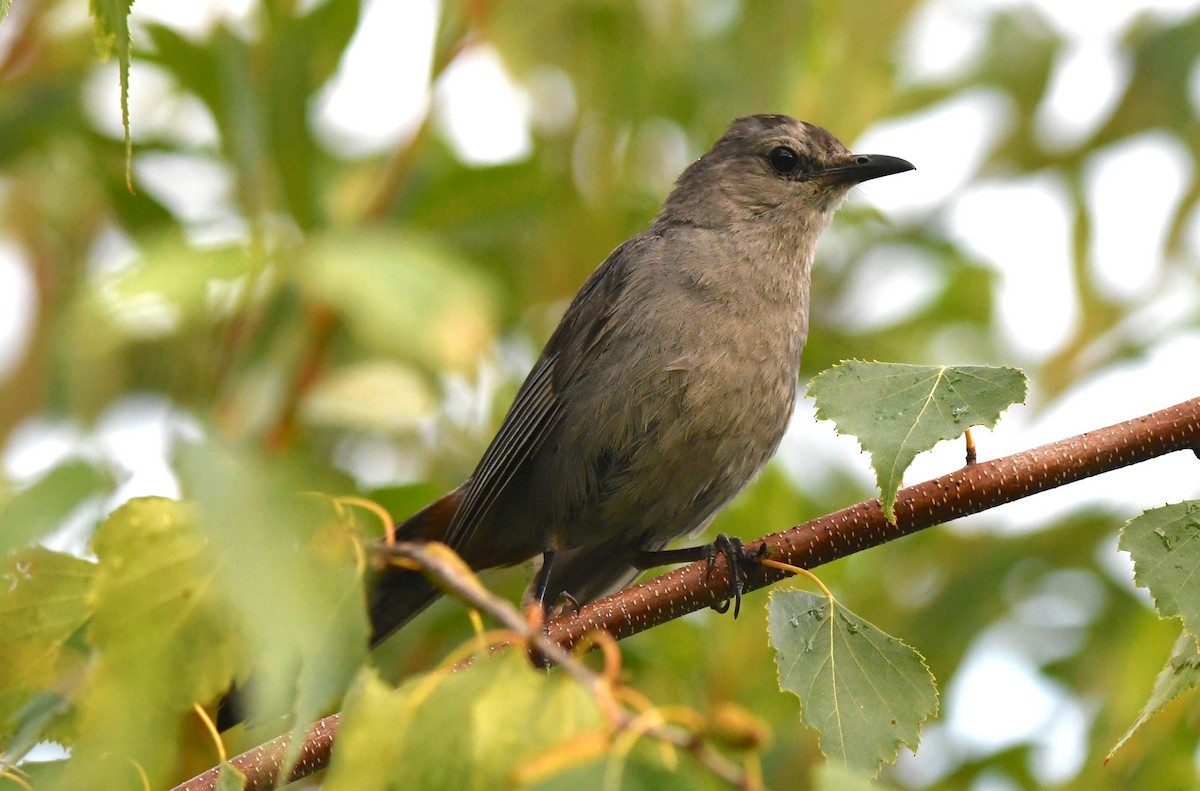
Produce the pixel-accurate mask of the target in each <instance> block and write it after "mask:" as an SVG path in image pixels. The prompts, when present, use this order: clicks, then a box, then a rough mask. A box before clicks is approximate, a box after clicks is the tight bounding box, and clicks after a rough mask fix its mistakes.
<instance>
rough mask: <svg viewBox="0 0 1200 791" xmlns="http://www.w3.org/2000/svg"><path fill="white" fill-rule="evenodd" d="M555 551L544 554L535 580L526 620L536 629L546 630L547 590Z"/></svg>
mask: <svg viewBox="0 0 1200 791" xmlns="http://www.w3.org/2000/svg"><path fill="white" fill-rule="evenodd" d="M556 554H558V553H557V552H555V551H554V550H547V551H546V552H543V553H542V567H541V568H540V569H538V573H537V576H536V577H534V578H533V598H532V599H531V600H530V602H529V610H528V611H526V613H525V619H526V620H527V621H528V622H529V625H530V626H532V627H533V628H534V629H545V628H546V590H547V589H548V588H549V587H550V570H551V569H552V568H553V567H554V556H555V555H556Z"/></svg>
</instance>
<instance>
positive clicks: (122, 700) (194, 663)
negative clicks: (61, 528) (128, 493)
mask: <svg viewBox="0 0 1200 791" xmlns="http://www.w3.org/2000/svg"><path fill="white" fill-rule="evenodd" d="M92 551H93V552H95V554H96V558H97V561H98V562H97V567H96V572H95V582H94V585H93V586H92V590H91V591H90V593H89V595H88V601H89V603H90V604H91V605H92V609H93V611H94V614H93V616H92V622H91V626H90V628H89V630H88V638H89V641H90V643H91V644H92V646H93V647H94V649H95V655H94V658H93V660H92V662H91V663H90V668H89V670H90V674H89V676H88V678H87V685H86V689H85V692H84V693H83V694H82V695H81V700H80V701H79V704H78V705H79V708H80V723H79V737H78V743H77V745H76V748H75V750H74V752H73V755H72V759H71V760H70V761H69V762H68V763H67V765H66V768H65V771H64V772H63V774H62V776H61V777H59V778H58V783H59V785H57V786H55V787H60V788H72V789H73V788H124V787H136V786H137V785H138V777H139V772H144V773H145V775H146V777H148V778H149V782H150V785H151V786H154V787H158V786H162V785H164V784H165V781H166V780H167V779H169V777H170V771H171V769H172V767H173V766H174V764H175V756H176V755H177V752H178V750H179V744H180V739H179V729H180V726H181V724H182V721H183V718H184V717H185V716H190V712H191V709H192V707H193V705H194V704H196V703H205V702H208V701H211V700H212V699H214V698H215V697H216V696H217V695H218V694H220V693H221V692H222V691H224V690H225V689H226V688H227V687H228V686H229V683H230V680H231V679H232V678H233V676H234V675H235V673H236V672H237V669H238V667H239V663H238V659H239V654H240V653H241V641H240V640H239V639H238V631H237V629H236V626H237V624H236V623H235V622H234V621H233V620H232V619H231V618H230V614H229V613H230V608H229V606H228V601H227V598H226V596H225V595H224V592H223V591H222V590H220V589H219V588H216V587H215V586H214V583H215V581H216V579H217V562H216V553H215V552H214V550H213V547H212V545H211V544H210V542H209V541H208V540H207V539H206V538H205V536H204V535H203V534H201V533H200V532H199V531H198V530H197V529H196V508H195V506H192V505H188V504H184V503H179V502H175V501H172V500H166V499H162V498H143V499H136V500H130V501H129V502H127V503H125V505H123V506H121V507H120V508H119V509H117V510H116V511H114V512H113V514H112V515H111V516H110V517H109V518H108V519H107V520H105V522H104V523H103V524H102V525H101V526H100V527H99V528H98V529H97V531H96V534H95V535H94V536H93V538H92Z"/></svg>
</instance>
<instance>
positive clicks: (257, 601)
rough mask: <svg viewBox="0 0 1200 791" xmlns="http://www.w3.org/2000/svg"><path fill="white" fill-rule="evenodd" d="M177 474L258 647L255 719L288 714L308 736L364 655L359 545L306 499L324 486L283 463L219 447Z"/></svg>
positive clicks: (202, 450)
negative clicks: (217, 550)
mask: <svg viewBox="0 0 1200 791" xmlns="http://www.w3.org/2000/svg"><path fill="white" fill-rule="evenodd" d="M177 471H178V475H179V481H180V486H181V488H182V489H183V491H185V492H186V493H187V494H188V495H189V496H190V497H192V498H193V499H194V500H195V502H196V504H197V506H198V517H197V518H198V521H199V527H200V529H201V530H202V531H203V533H204V534H205V535H206V536H207V537H208V539H209V540H210V541H211V542H212V544H213V545H214V546H219V547H221V549H222V553H223V554H222V562H221V566H220V568H219V570H218V572H217V573H218V580H219V587H220V588H221V589H222V590H223V591H225V592H226V593H227V595H228V596H229V599H230V603H231V604H230V606H231V609H232V615H231V617H233V618H235V619H236V622H237V623H238V624H239V625H240V627H241V628H242V629H243V630H244V632H245V634H247V635H248V637H249V639H250V640H251V641H252V650H253V652H254V660H255V668H254V683H253V684H251V685H249V687H248V688H247V689H246V693H247V696H248V699H249V703H250V714H251V718H252V719H255V718H259V719H261V718H264V717H267V716H273V715H276V714H278V713H279V712H281V711H287V712H288V714H289V715H290V716H291V718H292V720H291V724H292V725H293V726H294V727H295V728H297V729H304V728H306V727H307V726H308V724H309V723H310V722H311V721H312V720H313V719H315V718H316V717H318V716H319V715H320V714H321V713H323V712H324V711H326V710H328V709H329V708H330V707H331V706H332V705H333V704H334V703H336V702H337V700H338V698H339V697H340V696H341V694H342V693H343V692H344V691H345V689H346V687H347V686H348V685H349V683H350V681H351V679H352V678H353V677H354V673H355V671H356V670H357V669H358V667H359V665H360V664H361V663H362V660H363V658H364V657H365V656H366V652H367V643H368V626H367V617H366V607H365V602H364V595H363V585H362V578H361V575H360V574H359V571H358V568H357V566H356V565H355V544H354V536H353V535H350V534H349V533H348V531H347V529H346V526H345V525H344V524H343V523H342V522H340V521H339V520H338V519H336V518H335V512H334V509H333V507H332V505H331V504H330V502H329V501H328V500H327V499H325V498H321V497H317V496H313V495H305V494H303V493H304V492H311V491H314V490H321V489H322V488H324V487H323V485H322V484H323V482H322V481H314V480H312V479H311V478H310V477H309V476H307V475H305V474H304V473H303V472H302V471H300V470H298V469H295V468H293V467H292V466H290V465H288V464H287V463H286V459H285V457H281V456H272V457H264V456H262V455H260V454H259V453H258V452H257V451H256V450H254V449H253V448H251V447H245V446H236V445H224V444H221V443H218V442H211V443H204V444H194V445H186V446H184V447H182V448H181V449H180V451H179V454H178V464H177ZM293 743H294V744H297V745H298V744H299V739H295V740H293Z"/></svg>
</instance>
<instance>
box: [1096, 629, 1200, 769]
mask: <svg viewBox="0 0 1200 791" xmlns="http://www.w3.org/2000/svg"><path fill="white" fill-rule="evenodd" d="M1197 682H1200V650H1198V649H1197V647H1196V636H1195V635H1193V634H1191V633H1189V632H1186V631H1185V632H1183V633H1182V634H1181V635H1179V639H1178V640H1176V641H1175V645H1174V647H1172V648H1171V656H1170V657H1168V659H1167V664H1166V665H1165V666H1164V667H1163V669H1162V670H1160V671H1158V677H1157V678H1155V679H1154V689H1153V690H1151V692H1150V698H1149V699H1148V700H1147V701H1146V704H1145V705H1144V706H1142V711H1141V713H1139V714H1138V718H1137V719H1136V720H1135V721H1134V723H1133V724H1132V725H1130V726H1129V730H1127V731H1125V735H1124V736H1122V737H1121V738H1120V740H1118V741H1117V743H1116V744H1115V745H1113V748H1112V749H1111V750H1109V752H1108V757H1106V758H1105V759H1104V760H1105V762H1107V761H1108V760H1109V759H1111V758H1112V757H1113V755H1115V754H1116V752H1117V750H1119V749H1121V746H1122V745H1124V744H1125V742H1127V741H1129V737H1130V736H1133V734H1134V731H1136V730H1137V729H1138V728H1140V727H1142V725H1143V724H1144V723H1145V722H1146V721H1147V720H1149V719H1150V718H1151V717H1153V716H1154V715H1155V714H1157V713H1158V712H1160V711H1162V709H1163V707H1164V706H1166V705H1167V704H1168V703H1170V702H1171V701H1172V700H1174V699H1175V698H1177V697H1179V696H1180V695H1182V694H1183V693H1184V692H1187V691H1188V690H1190V689H1192V688H1193V687H1195V686H1196V683H1197Z"/></svg>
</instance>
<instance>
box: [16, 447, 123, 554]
mask: <svg viewBox="0 0 1200 791" xmlns="http://www.w3.org/2000/svg"><path fill="white" fill-rule="evenodd" d="M108 485H109V479H108V476H107V475H105V474H104V472H103V471H101V470H100V469H98V468H96V467H94V466H92V465H91V464H89V463H87V462H85V461H69V462H66V463H65V464H60V465H59V466H57V467H55V468H54V469H52V470H51V471H50V472H48V473H46V474H45V475H44V476H42V477H41V478H40V479H38V481H37V482H36V483H34V484H32V485H31V486H29V487H28V488H26V489H24V490H23V491H21V492H20V493H18V494H17V495H16V496H15V497H13V498H12V499H11V500H9V501H8V502H7V503H6V504H5V505H4V506H3V508H2V509H0V553H4V552H8V551H10V550H13V549H16V548H17V547H21V546H24V545H26V544H28V543H30V542H31V541H36V540H37V539H39V538H42V537H44V536H46V535H47V534H49V533H51V532H53V531H54V530H57V529H58V528H59V527H60V526H61V525H62V522H63V520H64V519H66V518H67V516H68V515H69V514H70V513H71V512H72V511H74V510H75V508H76V507H78V505H79V504H80V503H81V502H83V501H84V500H86V499H87V498H88V497H92V496H94V495H97V494H100V493H102V492H103V491H104V490H106V489H107V487H108Z"/></svg>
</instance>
